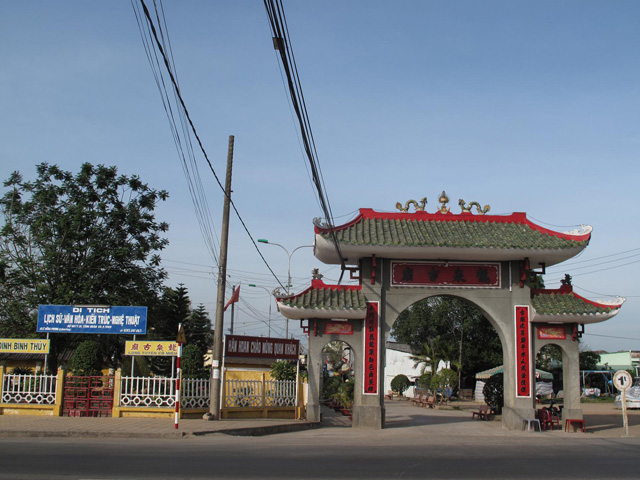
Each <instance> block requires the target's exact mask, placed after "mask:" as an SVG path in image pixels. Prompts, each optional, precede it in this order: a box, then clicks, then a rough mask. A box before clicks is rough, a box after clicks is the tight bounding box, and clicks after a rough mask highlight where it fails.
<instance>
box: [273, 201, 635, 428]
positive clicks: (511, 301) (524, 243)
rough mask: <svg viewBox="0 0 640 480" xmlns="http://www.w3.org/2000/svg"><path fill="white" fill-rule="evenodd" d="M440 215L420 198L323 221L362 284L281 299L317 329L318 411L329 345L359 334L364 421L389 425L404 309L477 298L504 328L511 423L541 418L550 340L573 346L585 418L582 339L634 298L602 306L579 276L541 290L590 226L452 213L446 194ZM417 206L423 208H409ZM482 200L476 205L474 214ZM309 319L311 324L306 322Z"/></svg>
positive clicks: (319, 286) (566, 368)
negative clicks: (391, 365) (388, 388)
mask: <svg viewBox="0 0 640 480" xmlns="http://www.w3.org/2000/svg"><path fill="white" fill-rule="evenodd" d="M439 202H440V207H439V209H438V210H437V211H436V212H434V213H428V212H427V211H426V209H425V206H426V199H422V202H421V203H418V202H416V201H415V200H409V201H408V202H407V203H406V204H405V205H404V206H403V205H402V204H400V203H398V204H396V207H397V208H398V210H400V211H399V212H396V213H388V212H376V211H374V210H371V209H365V208H363V209H360V212H359V214H358V216H357V217H356V218H355V219H353V220H352V221H350V222H348V223H346V224H344V225H341V226H336V227H333V228H330V227H329V226H328V225H322V224H320V222H319V221H317V220H316V221H314V224H315V245H314V247H315V248H314V252H315V256H316V258H318V259H319V260H321V261H322V262H324V263H327V264H338V265H340V264H342V265H349V267H346V268H347V269H348V270H350V271H351V275H352V278H356V279H358V280H359V284H358V285H326V284H325V283H324V282H322V280H320V279H314V280H312V282H311V286H310V287H309V288H307V289H306V290H305V291H303V292H301V293H299V294H297V295H291V296H287V297H280V298H278V299H277V302H278V307H279V309H280V312H281V313H282V314H283V315H284V316H285V317H287V318H289V319H299V320H302V321H306V322H307V323H306V326H305V327H304V328H305V329H306V331H307V332H308V334H309V361H308V368H309V399H308V403H307V418H308V419H309V420H316V421H318V420H320V403H319V400H320V399H319V394H320V391H319V390H320V375H321V372H322V349H323V347H324V346H325V345H326V344H327V343H328V342H331V341H334V340H343V341H348V342H349V344H350V345H351V347H352V351H353V354H354V355H355V359H356V361H355V367H356V368H355V381H356V388H355V396H354V405H353V409H352V416H353V426H354V427H361V428H382V427H383V426H384V413H385V411H384V392H383V391H382V389H381V385H382V384H383V374H384V364H385V359H384V355H385V348H384V346H385V344H386V340H387V339H388V337H389V333H390V331H391V327H392V325H393V323H394V322H395V320H396V319H397V317H398V315H399V314H400V313H401V312H402V311H403V310H405V309H406V308H407V307H409V306H410V305H412V304H413V303H415V302H417V301H419V300H422V299H424V298H427V297H430V296H435V295H449V296H456V297H460V298H463V299H466V300H468V301H470V302H472V303H473V304H474V305H476V306H477V307H478V308H479V309H480V310H481V311H482V312H483V314H484V315H485V316H486V317H487V319H488V320H489V321H490V322H491V324H492V325H493V326H494V328H495V329H496V331H497V333H498V335H499V337H500V341H501V343H502V349H503V356H504V362H505V366H504V408H503V415H502V422H503V425H504V426H505V427H507V428H510V429H516V428H520V426H521V425H522V420H523V419H527V418H533V416H534V408H535V407H534V403H535V395H534V385H535V378H534V376H535V356H536V353H537V352H538V351H539V350H540V349H541V348H542V347H544V346H545V345H547V344H550V343H553V344H555V345H558V346H559V347H560V348H561V350H562V354H563V373H564V385H563V387H564V412H565V415H568V417H567V418H575V419H580V418H582V410H581V407H580V383H579V363H578V355H579V349H578V341H577V340H578V337H579V336H580V335H581V333H582V332H583V331H584V325H585V324H590V323H596V322H602V321H605V320H607V319H609V318H611V317H613V316H614V315H616V314H617V313H618V311H619V309H620V307H621V306H622V303H623V302H624V301H625V299H624V298H620V297H618V298H617V299H616V300H615V301H609V302H605V301H599V302H594V301H591V300H587V299H585V298H583V297H581V296H580V295H578V294H576V293H575V292H573V289H572V287H571V285H570V282H563V285H562V286H561V287H560V288H558V289H542V290H540V289H538V290H536V289H532V288H531V287H530V285H531V282H532V280H533V279H534V278H535V276H536V275H538V274H543V273H544V271H545V268H546V267H548V266H551V265H556V264H559V263H561V262H563V261H565V260H568V259H570V258H572V257H574V256H575V255H577V254H579V253H580V252H582V251H583V250H584V249H585V248H586V247H587V245H588V244H589V241H590V239H591V230H592V229H591V227H588V226H583V227H582V229H581V230H578V231H572V232H564V233H563V232H556V231H553V230H549V229H547V228H544V227H541V226H539V225H537V224H535V223H533V222H531V221H530V220H529V219H527V216H526V214H525V213H512V214H510V215H487V212H488V211H489V209H490V207H489V206H488V205H487V206H485V207H484V208H481V207H480V205H479V204H478V203H477V202H471V203H470V204H469V205H466V204H465V202H464V201H463V200H460V201H459V202H458V204H459V206H460V207H461V212H460V213H459V214H453V213H452V212H451V211H450V208H449V207H448V203H449V199H448V197H447V195H446V194H445V192H442V194H441V195H440V198H439ZM410 205H413V206H414V207H415V212H413V213H410V212H409V207H410ZM474 206H475V207H476V211H477V213H476V214H474V213H472V212H471V210H472V208H473V207H474ZM301 323H302V322H301Z"/></svg>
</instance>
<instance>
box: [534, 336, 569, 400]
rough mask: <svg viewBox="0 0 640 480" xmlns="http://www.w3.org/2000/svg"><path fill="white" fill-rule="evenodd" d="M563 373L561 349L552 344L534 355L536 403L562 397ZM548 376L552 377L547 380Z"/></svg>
mask: <svg viewBox="0 0 640 480" xmlns="http://www.w3.org/2000/svg"><path fill="white" fill-rule="evenodd" d="M563 371H564V370H563V363H562V348H560V346H559V345H556V344H553V343H549V344H547V345H545V346H543V347H542V348H541V349H540V351H539V352H538V354H537V355H536V399H537V401H538V402H543V401H545V400H549V399H555V398H556V397H558V396H560V397H563V396H564V395H563V391H564V373H563ZM549 374H551V375H552V376H553V377H552V378H549V376H548V375H549Z"/></svg>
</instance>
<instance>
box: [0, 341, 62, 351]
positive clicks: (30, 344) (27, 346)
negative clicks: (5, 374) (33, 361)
mask: <svg viewBox="0 0 640 480" xmlns="http://www.w3.org/2000/svg"><path fill="white" fill-rule="evenodd" d="M49 345H50V340H42V339H39V338H0V353H42V354H43V355H44V354H47V353H49Z"/></svg>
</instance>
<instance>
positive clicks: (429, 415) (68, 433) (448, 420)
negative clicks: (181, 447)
mask: <svg viewBox="0 0 640 480" xmlns="http://www.w3.org/2000/svg"><path fill="white" fill-rule="evenodd" d="M385 405H386V409H387V411H386V419H387V421H386V426H385V430H391V429H393V430H395V431H397V430H396V429H398V430H401V429H404V431H406V432H407V433H409V432H411V431H415V430H420V431H424V432H426V433H429V434H430V435H431V434H433V435H437V434H438V433H444V432H446V433H447V434H448V435H451V434H455V433H456V432H458V433H459V434H460V435H464V436H476V435H477V436H504V435H507V436H508V435H528V434H529V435H533V434H535V435H553V436H559V435H585V434H582V433H564V432H563V431H562V430H555V431H553V432H551V431H547V432H541V433H538V432H535V433H528V432H521V431H508V430H505V429H503V428H502V426H501V423H500V421H499V418H498V419H495V420H494V421H489V422H486V421H478V420H472V419H471V410H472V409H474V408H477V404H473V403H471V402H454V403H451V404H450V405H448V406H442V407H438V408H436V409H427V408H421V407H416V406H413V405H410V404H409V402H408V401H402V400H394V401H388V402H386V404H385ZM583 412H584V416H585V420H586V425H587V433H586V435H587V436H589V437H591V438H594V437H622V436H623V435H624V430H623V428H622V413H621V411H620V410H615V409H614V408H613V405H612V404H583ZM350 425H351V424H350V421H349V419H348V418H347V417H343V416H342V415H340V414H337V413H334V412H333V411H332V410H329V409H324V410H323V420H322V422H321V423H314V422H306V421H303V420H279V419H247V420H219V421H207V420H202V419H184V420H180V423H179V428H178V429H175V428H174V423H173V419H169V418H162V419H161V418H131V417H129V418H77V417H72V418H70V417H48V416H27V415H3V416H0V437H81V438H96V437H97V438H118V437H120V438H123V437H124V438H127V437H128V438H182V437H196V436H203V435H215V434H226V435H248V436H260V435H270V434H275V433H285V432H295V431H300V430H308V429H315V428H340V427H345V428H347V427H350ZM629 425H630V428H629V436H630V437H635V438H640V411H635V410H632V411H629Z"/></svg>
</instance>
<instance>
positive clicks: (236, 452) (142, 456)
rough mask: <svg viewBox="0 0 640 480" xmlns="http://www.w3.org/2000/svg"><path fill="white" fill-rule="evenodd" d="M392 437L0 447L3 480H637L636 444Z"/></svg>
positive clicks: (419, 423)
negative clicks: (631, 479)
mask: <svg viewBox="0 0 640 480" xmlns="http://www.w3.org/2000/svg"><path fill="white" fill-rule="evenodd" d="M389 414H390V418H389V425H388V426H389V428H387V429H385V430H381V431H362V430H353V429H351V428H347V427H341V425H346V423H345V422H344V421H343V420H341V419H340V418H333V419H327V423H328V424H331V425H333V426H331V427H325V428H322V429H319V430H310V431H304V432H296V433H285V434H279V435H272V436H267V437H232V436H228V435H223V434H215V435H208V436H204V437H189V438H184V439H140V438H138V439H95V440H93V439H74V438H63V439H53V438H44V439H40V438H7V439H0V448H1V449H2V450H1V451H2V455H1V456H0V479H9V478H10V479H30V480H31V479H45V478H46V479H53V480H57V479H96V480H98V479H101V480H107V479H158V480H161V479H173V478H193V479H203V478H221V479H259V478H265V479H271V478H278V479H280V478H306V479H325V478H333V479H342V478H345V479H365V478H366V479H377V478H383V479H395V478H401V479H414V478H433V479H451V478H504V479H507V478H510V479H511V478H513V479H538V478H540V479H543V478H544V479H550V478H580V479H604V478H607V479H609V478H612V477H620V478H624V477H626V478H638V477H640V462H639V461H638V455H639V454H640V438H638V437H630V438H622V437H618V436H616V437H606V436H601V435H598V434H582V433H574V434H570V433H564V432H560V431H555V432H542V433H538V432H536V433H527V432H510V431H506V430H504V429H502V428H501V427H500V424H499V423H498V422H480V421H471V420H470V415H469V414H468V412H456V411H444V410H442V411H439V410H435V411H434V410H425V409H418V408H415V407H413V408H410V407H408V406H406V405H398V406H394V407H392V408H390V409H389Z"/></svg>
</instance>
